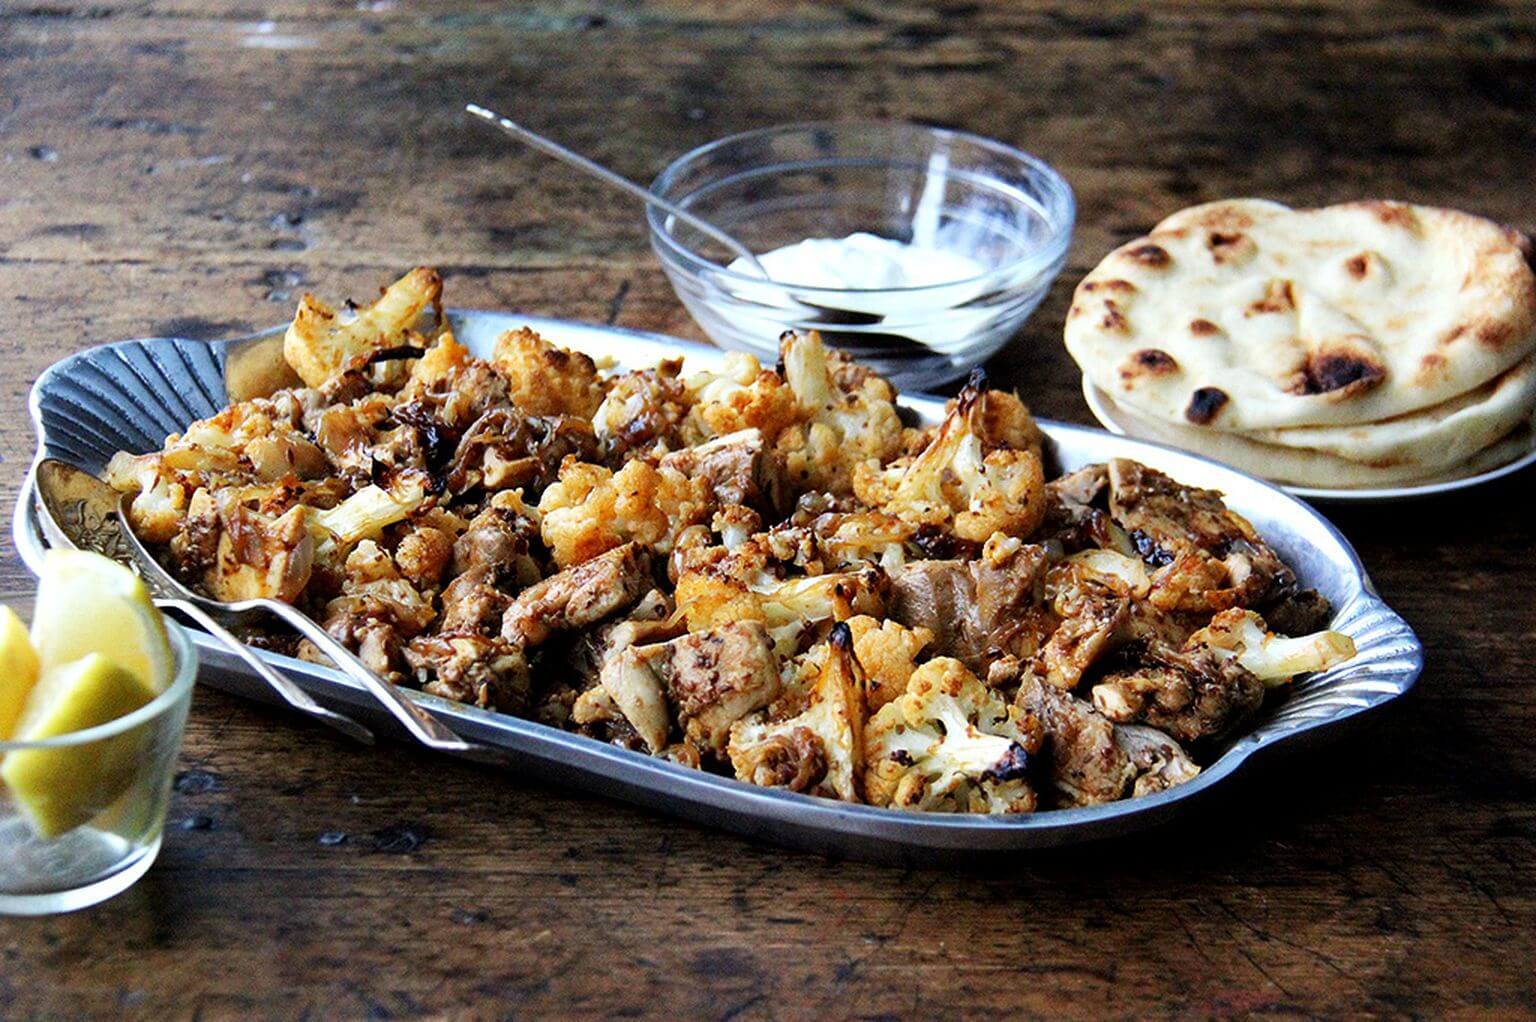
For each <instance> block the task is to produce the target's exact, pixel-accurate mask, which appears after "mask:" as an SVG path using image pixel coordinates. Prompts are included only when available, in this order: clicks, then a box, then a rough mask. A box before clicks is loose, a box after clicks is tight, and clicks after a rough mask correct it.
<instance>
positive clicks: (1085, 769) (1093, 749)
mask: <svg viewBox="0 0 1536 1022" xmlns="http://www.w3.org/2000/svg"><path fill="white" fill-rule="evenodd" d="M1016 701H1017V703H1018V705H1019V706H1020V707H1021V708H1023V709H1024V710H1025V711H1026V712H1028V713H1030V714H1032V715H1033V716H1034V717H1035V718H1037V719H1038V720H1039V721H1040V723H1041V725H1042V726H1043V727H1044V728H1045V732H1046V735H1047V738H1048V741H1047V743H1046V744H1047V749H1048V751H1049V753H1050V765H1051V780H1052V783H1053V784H1054V785H1055V787H1056V791H1057V793H1058V796H1059V800H1060V801H1061V803H1062V804H1064V805H1069V806H1087V805H1097V804H1099V803H1103V802H1113V801H1115V800H1117V799H1121V798H1124V797H1126V795H1127V794H1129V793H1131V792H1133V791H1134V792H1135V793H1136V794H1144V793H1146V792H1148V791H1153V790H1161V788H1163V787H1170V786H1172V785H1174V784H1178V783H1182V782H1183V781H1186V780H1188V779H1189V778H1191V777H1193V776H1195V775H1196V774H1198V773H1199V772H1200V768H1199V767H1198V766H1196V765H1195V764H1194V762H1193V761H1192V760H1191V759H1190V758H1189V757H1188V756H1187V755H1185V753H1184V751H1183V750H1182V749H1181V748H1179V746H1178V744H1177V743H1176V742H1174V741H1173V740H1172V739H1166V741H1164V742H1159V741H1157V740H1156V739H1155V738H1154V736H1156V735H1157V732H1154V731H1151V729H1150V728H1139V727H1138V728H1123V727H1121V726H1119V725H1116V724H1114V723H1111V722H1110V721H1109V720H1108V719H1107V718H1105V717H1104V716H1103V715H1102V714H1100V713H1099V712H1098V711H1097V710H1095V709H1094V708H1093V707H1092V706H1091V705H1090V704H1088V703H1086V702H1084V701H1083V700H1081V699H1079V698H1077V697H1076V696H1074V695H1071V694H1070V693H1067V692H1063V691H1061V690H1060V689H1058V688H1056V687H1054V686H1052V685H1047V684H1045V683H1044V682H1043V681H1041V680H1040V679H1039V678H1036V677H1034V676H1033V675H1029V674H1026V675H1025V676H1024V679H1023V682H1022V683H1021V684H1020V686H1019V693H1018V697H1017V700H1016Z"/></svg>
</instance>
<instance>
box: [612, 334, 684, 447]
mask: <svg viewBox="0 0 1536 1022" xmlns="http://www.w3.org/2000/svg"><path fill="white" fill-rule="evenodd" d="M682 369H683V362H682V359H663V360H662V361H661V362H660V363H659V364H657V366H656V368H654V369H640V370H637V371H635V372H630V373H624V374H622V375H620V376H616V377H614V378H613V379H612V380H611V381H609V385H608V392H607V395H606V396H605V397H604V398H603V403H602V404H600V405H598V407H597V411H596V412H595V413H593V415H592V429H593V431H594V432H595V433H596V434H597V438H598V440H599V441H600V442H601V443H602V445H603V451H604V453H605V455H606V457H607V460H608V463H609V464H611V465H617V464H622V463H623V462H624V461H627V460H628V459H629V458H630V457H632V456H633V455H635V454H638V453H641V452H651V451H657V450H665V451H676V450H681V449H684V448H686V446H687V443H688V441H687V440H685V439H684V424H685V423H686V422H687V421H688V413H689V411H690V410H691V409H692V408H693V394H692V393H691V392H690V391H689V390H688V387H687V385H686V384H685V383H684V382H683V380H682V379H681V377H680V374H681V373H682Z"/></svg>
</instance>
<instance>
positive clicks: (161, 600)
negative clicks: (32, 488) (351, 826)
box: [36, 458, 373, 745]
mask: <svg viewBox="0 0 1536 1022" xmlns="http://www.w3.org/2000/svg"><path fill="white" fill-rule="evenodd" d="M36 479H37V494H38V501H37V517H38V522H39V523H40V524H41V526H42V530H43V535H44V537H45V538H46V539H47V540H48V544H49V545H50V546H53V547H59V548H66V549H67V548H70V547H73V548H75V549H79V550H90V551H93V552H95V553H98V554H101V555H103V556H105V557H110V558H111V559H112V560H114V561H117V562H118V563H119V564H123V565H126V566H127V567H129V568H132V569H133V570H134V571H136V572H137V573H138V575H139V577H140V578H142V579H144V584H145V586H146V587H148V589H149V593H150V596H151V597H152V598H153V599H154V602H155V606H157V607H159V608H161V609H162V610H175V611H178V612H180V613H182V614H185V615H186V616H187V617H189V618H191V619H192V620H193V621H195V622H197V624H198V625H200V626H201V627H203V628H204V629H206V630H207V631H208V633H209V634H210V635H212V636H213V637H214V638H215V639H218V640H219V642H221V643H223V645H224V646H225V647H226V648H227V649H229V651H230V652H232V653H234V654H235V655H236V656H238V657H240V659H242V660H244V661H245V663H246V665H247V666H249V667H250V668H251V670H253V671H255V672H256V673H257V674H258V675H259V676H260V677H261V679H262V680H263V681H265V682H266V683H267V684H268V685H270V686H271V687H272V689H273V691H275V692H276V693H277V694H278V695H280V696H282V697H283V700H284V701H285V702H286V703H288V705H289V706H292V707H293V708H294V709H296V710H299V711H300V712H302V713H305V714H308V715H309V716H310V717H313V718H314V719H316V720H318V721H320V722H321V723H322V724H326V725H328V726H330V727H333V728H335V729H336V730H337V731H340V732H342V733H343V734H345V735H347V736H349V737H351V738H355V739H357V740H358V741H360V742H363V743H364V744H366V745H372V744H373V732H372V731H370V730H368V729H367V728H366V727H364V726H363V725H361V724H359V723H357V722H356V721H355V720H352V719H351V718H350V717H344V716H342V715H341V714H339V713H336V712H334V711H332V710H328V709H326V708H325V707H324V706H321V705H320V704H319V703H317V702H315V701H314V699H313V698H311V697H310V695H309V693H308V692H305V691H304V690H303V689H302V688H300V687H299V686H297V685H295V684H294V683H293V682H292V681H290V680H289V679H288V678H287V677H285V676H284V675H282V674H279V673H278V672H277V670H276V669H275V668H274V667H272V665H271V664H269V663H267V662H266V661H265V660H263V659H262V658H261V657H259V656H257V655H256V653H255V651H254V650H252V649H251V648H250V647H249V646H247V645H246V644H245V643H243V642H241V641H240V640H239V639H238V638H236V637H235V636H234V635H232V634H231V633H230V632H229V631H228V630H227V629H225V628H224V626H223V625H221V624H219V622H218V621H216V620H214V618H213V617H212V616H211V615H209V614H208V613H207V612H206V611H204V610H203V609H202V608H201V607H199V606H197V605H196V604H195V603H193V602H191V601H190V600H187V599H185V598H183V597H182V596H181V595H180V593H179V592H178V591H177V590H179V589H180V585H179V584H173V585H171V586H166V585H163V584H161V582H160V577H159V576H162V575H164V572H163V571H162V570H161V568H160V566H159V565H158V564H156V563H155V561H154V558H152V557H150V556H149V554H148V552H147V551H145V550H144V548H143V547H142V546H140V545H139V543H138V542H137V537H135V536H133V534H132V531H131V530H130V529H127V528H125V527H124V522H125V521H126V518H124V517H123V516H122V515H121V514H120V511H119V508H120V505H119V499H120V495H119V494H118V492H117V491H116V490H114V489H112V487H110V486H108V485H107V484H106V483H104V482H102V481H101V480H100V479H97V478H96V477H95V476H93V475H91V474H90V473H89V472H82V471H81V470H80V469H78V468H75V467H74V466H73V465H70V464H67V463H65V462H62V461H57V460H54V459H52V458H49V459H45V460H44V461H41V462H39V463H38V466H37V474H36Z"/></svg>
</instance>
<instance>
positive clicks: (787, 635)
mask: <svg viewBox="0 0 1536 1022" xmlns="http://www.w3.org/2000/svg"><path fill="white" fill-rule="evenodd" d="M745 553H748V554H750V553H751V551H746V552H745ZM749 563H751V561H750V559H749V558H747V557H732V558H729V559H726V560H724V561H721V562H717V563H714V564H708V565H705V566H702V567H699V568H695V569H690V570H687V571H685V572H684V573H683V574H682V575H681V576H680V577H679V578H678V580H677V594H676V595H677V609H678V612H679V613H681V614H682V615H683V617H684V618H685V619H686V620H687V622H688V627H689V629H690V630H693V631H698V630H700V629H704V628H712V627H715V626H717V625H720V624H724V623H726V622H728V621H759V622H761V623H762V624H763V625H764V627H766V628H767V629H768V632H769V634H770V635H772V636H773V640H774V645H775V648H777V649H778V651H779V652H780V654H782V655H789V654H792V653H794V652H795V651H797V650H799V649H802V648H804V646H805V645H806V644H807V640H810V639H814V638H816V637H817V636H818V634H820V633H821V632H822V631H823V629H822V627H821V626H823V625H825V624H827V623H829V622H837V621H846V620H847V619H848V618H850V617H853V616H854V615H856V614H880V613H882V612H883V610H884V608H885V597H884V590H885V577H884V575H882V574H881V573H880V572H879V571H875V570H866V571H846V572H835V573H831V574H827V575H812V576H809V577H806V578H793V579H775V578H773V577H771V576H762V577H757V578H753V577H750V576H748V575H746V573H745V572H743V571H742V565H744V564H749ZM733 571H734V572H737V573H733Z"/></svg>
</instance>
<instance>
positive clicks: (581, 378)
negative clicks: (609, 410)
mask: <svg viewBox="0 0 1536 1022" xmlns="http://www.w3.org/2000/svg"><path fill="white" fill-rule="evenodd" d="M491 361H492V364H494V365H495V367H496V369H497V370H498V371H500V373H501V374H502V376H504V377H505V378H506V380H507V384H508V387H509V390H510V392H511V396H512V403H513V404H515V405H516V406H517V408H518V410H519V411H521V412H523V413H525V414H527V415H570V416H574V417H575V418H578V419H586V420H589V421H590V420H591V418H592V415H593V413H595V412H596V411H597V409H598V406H599V405H601V404H602V403H603V390H604V388H603V383H602V381H601V380H600V379H599V378H598V375H597V363H595V362H593V361H592V359H591V358H590V357H589V356H587V355H584V354H582V353H581V352H579V351H569V350H567V349H565V348H557V347H555V346H554V345H553V344H551V343H549V342H548V341H546V340H545V339H544V338H542V337H540V336H539V335H538V334H536V333H534V332H533V331H532V330H530V329H528V328H527V327H522V328H521V329H518V330H508V331H507V332H506V333H504V334H502V335H501V336H500V337H498V338H497V339H496V351H495V353H494V354H493V355H492V356H491Z"/></svg>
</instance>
